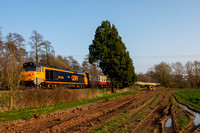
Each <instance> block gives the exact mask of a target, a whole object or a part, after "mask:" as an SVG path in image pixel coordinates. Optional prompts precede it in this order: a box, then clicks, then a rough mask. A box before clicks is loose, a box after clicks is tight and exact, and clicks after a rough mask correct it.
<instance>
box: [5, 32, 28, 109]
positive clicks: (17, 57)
mask: <svg viewBox="0 0 200 133" xmlns="http://www.w3.org/2000/svg"><path fill="white" fill-rule="evenodd" d="M23 42H24V39H23V37H22V36H21V35H19V34H17V33H14V34H13V33H9V34H8V35H7V36H6V42H5V43H2V45H3V53H2V54H3V60H2V81H3V85H4V87H5V88H8V89H9V90H10V110H12V108H13V106H14V100H15V94H16V92H17V90H19V83H20V72H21V66H22V64H23V63H22V61H23V60H22V58H21V56H22V55H23V53H22V52H25V51H22V49H23V47H21V44H22V43H23Z"/></svg>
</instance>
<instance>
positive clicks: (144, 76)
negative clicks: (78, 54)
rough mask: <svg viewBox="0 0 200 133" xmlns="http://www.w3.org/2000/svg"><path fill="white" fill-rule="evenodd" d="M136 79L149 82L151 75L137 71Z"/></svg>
mask: <svg viewBox="0 0 200 133" xmlns="http://www.w3.org/2000/svg"><path fill="white" fill-rule="evenodd" d="M137 80H138V81H141V82H151V77H150V76H149V75H148V74H143V73H139V74H138V75H137Z"/></svg>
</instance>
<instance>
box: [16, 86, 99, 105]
mask: <svg viewBox="0 0 200 133" xmlns="http://www.w3.org/2000/svg"><path fill="white" fill-rule="evenodd" d="M101 95H102V94H101V93H100V92H99V90H98V89H65V88H56V89H52V90H45V89H28V90H23V91H20V92H19V93H18V94H17V95H16V97H15V105H14V108H16V109H19V108H27V107H43V106H49V105H55V104H59V103H63V102H73V101H79V100H81V99H90V98H94V97H97V96H101Z"/></svg>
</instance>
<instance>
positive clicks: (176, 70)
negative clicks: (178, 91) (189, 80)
mask: <svg viewBox="0 0 200 133" xmlns="http://www.w3.org/2000/svg"><path fill="white" fill-rule="evenodd" d="M171 67H172V71H173V72H172V73H173V78H174V87H178V88H183V87H184V86H185V80H184V78H183V77H184V75H185V70H184V66H183V65H182V64H181V63H180V62H176V63H172V65H171Z"/></svg>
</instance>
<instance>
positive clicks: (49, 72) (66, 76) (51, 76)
mask: <svg viewBox="0 0 200 133" xmlns="http://www.w3.org/2000/svg"><path fill="white" fill-rule="evenodd" d="M21 76H22V78H21V84H24V85H26V86H30V85H33V86H34V85H39V86H46V87H56V86H58V85H65V86H67V87H76V88H82V87H86V86H88V80H87V74H86V73H84V72H79V71H74V70H69V69H63V68H57V67H52V66H48V65H43V64H40V63H33V62H28V63H24V64H23V72H22V73H21Z"/></svg>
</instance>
